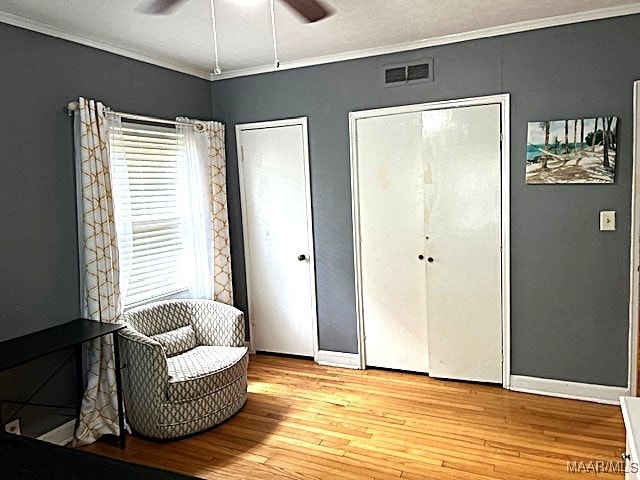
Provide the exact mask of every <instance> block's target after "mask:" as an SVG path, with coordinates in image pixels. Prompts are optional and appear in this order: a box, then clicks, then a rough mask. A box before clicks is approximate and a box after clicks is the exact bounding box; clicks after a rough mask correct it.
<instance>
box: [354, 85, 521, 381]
mask: <svg viewBox="0 0 640 480" xmlns="http://www.w3.org/2000/svg"><path fill="white" fill-rule="evenodd" d="M495 104H499V105H500V116H501V124H502V144H501V148H500V151H501V159H500V161H501V192H502V193H501V199H500V207H501V228H500V230H501V243H502V245H501V247H502V248H501V251H502V257H501V272H502V285H501V286H502V289H501V290H502V291H501V303H502V386H503V387H504V388H509V378H510V375H511V361H510V357H511V355H510V353H511V266H510V258H511V254H510V243H511V240H510V230H509V228H510V218H511V217H510V213H509V208H510V204H509V198H510V195H509V192H510V174H509V171H510V170H509V166H510V150H509V139H510V132H511V129H510V124H509V120H510V114H509V94H508V93H507V94H501V95H488V96H484V97H473V98H463V99H457V100H445V101H441V102H431V103H420V104H414V105H403V106H399V107H388V108H378V109H373V110H361V111H357V112H350V113H349V145H350V154H351V213H352V218H353V250H354V266H355V283H356V316H357V319H358V330H357V331H358V347H359V357H360V368H362V369H364V368H365V367H366V358H365V343H364V313H363V311H362V304H363V303H362V302H363V291H362V266H361V265H362V264H361V255H362V252H361V250H360V238H361V237H360V210H359V203H358V199H359V198H360V195H359V186H358V178H359V177H358V148H357V125H356V123H357V120H358V119H361V118H369V117H380V116H384V115H397V114H401V113H412V112H420V111H427V110H442V109H446V108H458V107H474V106H480V105H495Z"/></svg>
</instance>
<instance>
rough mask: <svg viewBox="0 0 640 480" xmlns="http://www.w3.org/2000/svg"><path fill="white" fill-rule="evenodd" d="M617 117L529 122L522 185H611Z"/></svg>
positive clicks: (614, 159)
mask: <svg viewBox="0 0 640 480" xmlns="http://www.w3.org/2000/svg"><path fill="white" fill-rule="evenodd" d="M617 125H618V118H617V117H595V118H579V119H577V120H546V121H542V122H529V129H528V133H527V159H526V161H527V168H526V174H525V177H526V182H527V183H528V184H533V183H538V184H539V183H613V181H614V179H615V168H616V148H617V135H616V127H617Z"/></svg>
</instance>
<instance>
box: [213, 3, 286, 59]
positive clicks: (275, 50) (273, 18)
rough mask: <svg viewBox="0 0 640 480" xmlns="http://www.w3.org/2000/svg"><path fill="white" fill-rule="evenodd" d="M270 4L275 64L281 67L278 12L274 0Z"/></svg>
mask: <svg viewBox="0 0 640 480" xmlns="http://www.w3.org/2000/svg"><path fill="white" fill-rule="evenodd" d="M211 1H213V0H211ZM269 5H270V7H271V33H272V35H273V66H274V67H275V68H280V60H279V59H278V42H277V40H276V13H275V9H274V7H273V0H269Z"/></svg>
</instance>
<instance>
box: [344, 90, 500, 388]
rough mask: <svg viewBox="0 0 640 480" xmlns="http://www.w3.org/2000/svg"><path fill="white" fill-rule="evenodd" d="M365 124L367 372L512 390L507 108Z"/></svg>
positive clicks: (358, 191) (361, 250) (361, 196)
mask: <svg viewBox="0 0 640 480" xmlns="http://www.w3.org/2000/svg"><path fill="white" fill-rule="evenodd" d="M364 113H366V114H365V115H362V116H358V114H356V117H355V119H354V120H353V123H352V126H353V128H354V129H355V152H354V153H355V155H354V159H355V163H354V168H353V175H354V207H355V208H354V212H355V213H356V215H355V219H354V220H355V222H356V223H357V226H356V235H357V238H356V241H357V246H356V250H357V262H356V265H357V269H358V270H359V271H358V272H357V275H358V278H359V297H360V315H361V318H362V319H363V326H364V331H363V332H361V334H363V335H364V339H363V341H362V342H361V344H363V346H364V357H365V361H366V365H368V366H374V367H385V368H394V369H401V370H409V371H415V372H425V373H429V374H430V375H431V376H435V377H445V378H456V379H465V380H474V381H483V382H501V381H502V301H501V295H502V288H501V105H500V103H495V104H486V105H475V106H464V107H456V108H442V109H435V110H434V109H428V110H427V109H425V110H422V111H409V112H406V113H393V114H389V113H385V114H379V115H376V113H375V112H364Z"/></svg>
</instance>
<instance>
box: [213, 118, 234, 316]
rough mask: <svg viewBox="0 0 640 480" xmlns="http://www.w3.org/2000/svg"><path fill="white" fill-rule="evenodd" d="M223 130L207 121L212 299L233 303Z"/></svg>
mask: <svg viewBox="0 0 640 480" xmlns="http://www.w3.org/2000/svg"><path fill="white" fill-rule="evenodd" d="M224 130H225V129H224V124H222V123H220V122H207V134H208V136H209V174H210V176H211V217H212V219H211V226H212V229H213V232H212V234H213V299H214V300H217V301H219V302H222V303H226V304H228V305H233V285H232V283H231V280H232V277H231V247H230V243H229V214H228V211H227V162H226V157H225V148H224Z"/></svg>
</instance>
